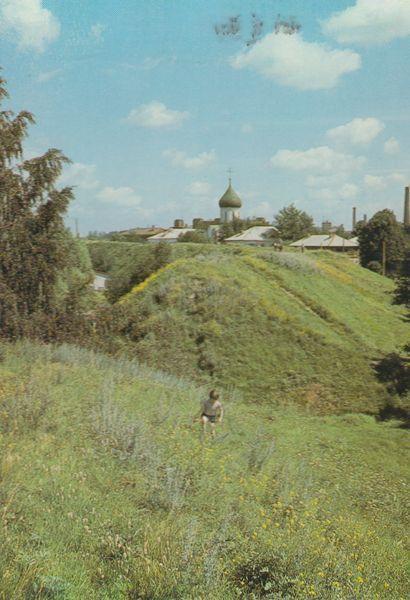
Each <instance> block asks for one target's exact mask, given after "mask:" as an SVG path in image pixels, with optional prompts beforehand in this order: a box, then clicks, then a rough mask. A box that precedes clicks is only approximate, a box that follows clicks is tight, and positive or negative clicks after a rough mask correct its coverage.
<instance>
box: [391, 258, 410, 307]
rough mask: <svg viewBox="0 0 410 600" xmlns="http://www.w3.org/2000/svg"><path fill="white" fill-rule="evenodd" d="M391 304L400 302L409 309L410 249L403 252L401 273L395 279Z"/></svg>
mask: <svg viewBox="0 0 410 600" xmlns="http://www.w3.org/2000/svg"><path fill="white" fill-rule="evenodd" d="M393 304H402V305H403V306H405V307H406V308H407V310H408V311H410V249H408V250H407V251H406V253H405V257H404V260H403V263H402V269H401V273H400V275H399V277H398V278H397V280H396V289H395V290H394V292H393Z"/></svg>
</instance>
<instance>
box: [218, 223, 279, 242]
mask: <svg viewBox="0 0 410 600" xmlns="http://www.w3.org/2000/svg"><path fill="white" fill-rule="evenodd" d="M224 243H227V244H242V245H247V246H274V245H281V241H280V240H279V231H278V230H277V229H276V227H273V225H268V226H255V227H250V228H249V229H247V230H246V231H242V232H241V233H237V234H236V235H232V236H231V237H229V238H226V239H225V240H224Z"/></svg>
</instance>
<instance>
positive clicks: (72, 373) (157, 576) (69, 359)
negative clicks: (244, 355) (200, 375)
mask: <svg viewBox="0 0 410 600" xmlns="http://www.w3.org/2000/svg"><path fill="white" fill-rule="evenodd" d="M369 276H371V277H375V276H374V275H372V274H369ZM208 390H209V388H207V389H199V388H196V387H194V386H193V385H191V384H190V383H188V382H186V381H184V380H182V379H178V378H175V377H170V376H168V375H165V374H163V373H161V372H157V371H151V370H149V369H148V368H146V367H144V366H141V365H139V364H138V363H135V362H128V361H126V360H124V359H110V358H108V357H106V356H102V355H98V354H95V353H93V352H88V351H85V350H81V349H79V348H76V347H73V346H67V345H64V346H60V347H55V346H47V345H44V344H42V345H33V344H30V343H27V342H24V343H23V342H19V343H18V344H16V345H14V346H11V345H10V346H6V356H5V359H4V361H3V362H2V363H1V364H0V415H1V418H2V419H5V420H6V421H7V423H8V426H7V428H6V429H3V430H2V433H1V435H0V474H1V477H0V498H1V506H2V510H1V511H0V521H1V527H0V546H1V553H0V573H1V575H2V576H1V578H0V597H1V598H5V599H6V598H7V599H8V598H67V600H68V599H70V600H71V599H73V600H74V599H77V598H87V600H88V599H89V600H100V599H106V600H108V599H110V600H111V599H115V600H116V599H117V598H118V599H122V598H143V599H150V600H164V599H168V598H181V599H187V600H188V599H190V600H192V599H193V598H195V599H196V598H198V599H201V600H208V598H212V599H213V600H234V599H237V598H244V599H245V598H246V599H248V598H249V599H252V598H255V600H256V598H272V599H273V598H275V599H276V598H292V599H295V600H305V599H306V598H310V597H316V598H326V599H329V600H338V599H341V598H360V599H363V600H373V599H374V598H379V599H380V600H390V599H391V598H401V597H402V598H407V597H408V596H409V593H410V590H409V587H408V579H407V578H406V560H407V556H406V548H405V544H406V539H407V537H408V536H407V533H406V526H407V522H408V515H407V513H406V511H405V505H406V500H407V489H406V484H407V483H408V469H407V461H406V458H407V456H406V449H405V440H406V437H407V436H408V433H407V432H405V431H403V430H402V429H400V428H398V427H397V426H396V424H395V423H394V422H386V423H377V422H376V421H375V419H373V418H371V417H369V416H366V415H351V414H348V415H344V416H338V417H337V416H327V417H312V416H311V417H309V418H307V417H306V416H303V415H301V414H299V413H298V412H294V411H283V410H278V411H275V412H273V411H272V408H271V407H269V408H266V407H263V406H260V405H258V404H254V405H253V406H252V409H251V410H250V407H249V405H247V404H245V403H243V402H242V401H241V400H240V398H239V397H238V395H237V394H227V393H226V392H225V393H224V394H223V398H222V401H223V404H224V406H225V413H226V418H225V420H224V423H223V424H222V425H221V426H220V428H218V430H217V436H216V439H215V441H214V442H212V441H211V440H210V439H208V438H207V439H205V441H204V443H202V442H201V436H200V430H199V429H200V426H199V423H196V422H195V423H193V421H192V418H193V416H194V415H195V414H197V413H198V407H199V401H200V399H201V398H203V396H204V394H205V393H207V391H208ZM26 395H28V396H29V397H30V399H31V404H32V405H33V406H34V407H38V409H40V408H41V410H38V409H36V411H35V414H33V411H31V410H29V402H28V400H26V399H24V397H25V396H26ZM45 399H46V402H45ZM16 401H17V402H18V403H19V404H20V405H21V403H23V404H24V406H26V409H25V410H23V411H20V410H18V411H16V407H15V404H14V403H15V402H16ZM33 410H34V409H33ZM17 413H18V414H19V418H18V419H16V418H15V415H16V414H17ZM33 419H34V420H33ZM33 423H35V426H34V427H33ZM273 443H274V450H273V451H272V450H271V446H272V444H273ZM250 465H251V466H252V468H250Z"/></svg>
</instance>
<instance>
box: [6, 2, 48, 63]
mask: <svg viewBox="0 0 410 600" xmlns="http://www.w3.org/2000/svg"><path fill="white" fill-rule="evenodd" d="M0 32H1V33H3V34H6V35H8V36H9V37H10V38H11V39H12V40H13V41H16V42H17V45H18V47H19V49H20V50H34V51H36V52H43V51H44V50H45V48H46V46H47V45H48V44H49V43H51V42H54V41H55V40H56V39H57V38H58V36H59V35H60V23H59V21H58V19H57V18H56V17H55V16H54V15H53V13H52V12H51V11H50V10H48V9H46V8H44V7H43V2H42V0H0Z"/></svg>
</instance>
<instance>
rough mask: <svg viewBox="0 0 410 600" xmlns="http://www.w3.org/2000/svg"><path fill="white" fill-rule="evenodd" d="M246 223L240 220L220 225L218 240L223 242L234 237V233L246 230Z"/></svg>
mask: <svg viewBox="0 0 410 600" xmlns="http://www.w3.org/2000/svg"><path fill="white" fill-rule="evenodd" d="M247 228H248V227H247V222H246V221H244V220H242V219H233V220H232V221H230V222H229V223H222V225H221V227H220V229H219V231H218V238H219V239H220V240H225V239H226V238H228V237H231V236H233V235H235V234H236V233H241V232H242V231H245V229H247Z"/></svg>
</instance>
